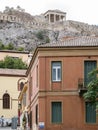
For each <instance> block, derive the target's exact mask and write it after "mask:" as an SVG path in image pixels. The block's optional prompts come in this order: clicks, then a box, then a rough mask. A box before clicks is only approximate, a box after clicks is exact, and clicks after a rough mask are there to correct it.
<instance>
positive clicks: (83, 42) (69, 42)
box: [39, 36, 98, 47]
mask: <svg viewBox="0 0 98 130" xmlns="http://www.w3.org/2000/svg"><path fill="white" fill-rule="evenodd" d="M79 46H81V47H84V46H88V47H89V46H98V37H93V36H82V37H72V38H67V39H65V41H61V42H58V41H57V42H55V43H47V44H41V45H39V47H79Z"/></svg>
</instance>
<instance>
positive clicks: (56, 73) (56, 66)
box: [52, 61, 61, 81]
mask: <svg viewBox="0 0 98 130" xmlns="http://www.w3.org/2000/svg"><path fill="white" fill-rule="evenodd" d="M52 81H61V62H60V61H58V62H57V61H56V62H55V61H53V62H52Z"/></svg>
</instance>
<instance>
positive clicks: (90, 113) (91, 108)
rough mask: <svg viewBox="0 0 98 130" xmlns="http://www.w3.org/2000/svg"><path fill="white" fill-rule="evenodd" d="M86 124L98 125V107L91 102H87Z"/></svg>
mask: <svg viewBox="0 0 98 130" xmlns="http://www.w3.org/2000/svg"><path fill="white" fill-rule="evenodd" d="M85 107H86V122H87V123H96V106H95V105H94V104H92V103H91V102H86V104H85Z"/></svg>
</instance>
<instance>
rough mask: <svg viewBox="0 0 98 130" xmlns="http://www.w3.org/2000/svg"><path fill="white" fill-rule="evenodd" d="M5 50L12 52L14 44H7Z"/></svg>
mask: <svg viewBox="0 0 98 130" xmlns="http://www.w3.org/2000/svg"><path fill="white" fill-rule="evenodd" d="M5 48H6V49H8V50H14V44H13V43H9V44H8V45H7V46H6V47H5Z"/></svg>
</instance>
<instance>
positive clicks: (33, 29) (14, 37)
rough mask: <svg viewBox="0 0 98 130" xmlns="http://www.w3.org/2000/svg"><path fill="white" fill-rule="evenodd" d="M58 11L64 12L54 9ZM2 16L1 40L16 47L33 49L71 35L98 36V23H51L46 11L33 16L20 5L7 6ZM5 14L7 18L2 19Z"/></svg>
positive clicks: (0, 23)
mask: <svg viewBox="0 0 98 130" xmlns="http://www.w3.org/2000/svg"><path fill="white" fill-rule="evenodd" d="M50 11H51V10H50ZM56 12H57V13H62V12H60V11H59V10H54V11H52V13H56ZM0 16H1V17H0V42H2V43H3V44H5V45H6V44H8V43H12V44H14V46H15V47H16V48H17V47H23V48H24V49H25V50H28V51H33V49H34V48H35V47H36V46H37V45H38V44H45V43H47V42H56V41H62V40H65V39H66V38H69V37H77V36H96V37H97V36H98V26H96V25H89V24H87V23H82V22H79V21H72V20H66V19H65V20H64V21H56V22H53V23H49V22H48V20H47V19H46V18H45V13H44V14H40V15H36V16H32V15H31V14H29V13H27V12H25V11H24V10H23V9H22V8H20V7H18V8H17V9H13V8H9V7H7V8H6V9H5V10H4V12H0ZM3 16H4V17H5V18H6V20H3V19H2V18H3ZM9 18H10V19H9Z"/></svg>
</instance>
